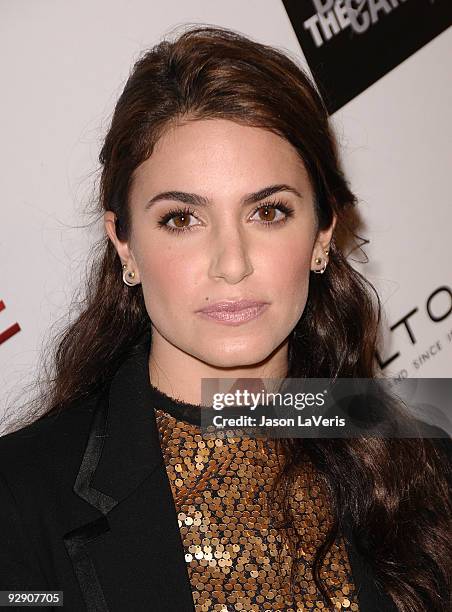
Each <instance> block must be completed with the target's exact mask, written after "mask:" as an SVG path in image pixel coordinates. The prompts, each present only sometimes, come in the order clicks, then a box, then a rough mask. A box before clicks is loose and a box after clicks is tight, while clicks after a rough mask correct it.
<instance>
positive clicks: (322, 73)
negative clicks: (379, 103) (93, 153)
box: [283, 0, 452, 114]
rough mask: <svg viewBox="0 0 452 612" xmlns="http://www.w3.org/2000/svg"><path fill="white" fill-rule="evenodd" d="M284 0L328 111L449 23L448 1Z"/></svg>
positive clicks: (451, 1) (448, 59)
mask: <svg viewBox="0 0 452 612" xmlns="http://www.w3.org/2000/svg"><path fill="white" fill-rule="evenodd" d="M283 4H284V7H285V9H286V11H287V14H288V15H289V18H290V21H291V23H292V26H293V28H294V30H295V33H296V35H297V38H298V40H299V42H300V45H301V48H302V49H303V53H304V55H305V57H306V60H307V62H308V64H309V68H310V70H311V72H312V74H313V76H314V78H315V80H316V83H317V86H318V88H319V90H320V92H321V94H322V96H323V99H324V101H325V104H326V106H327V108H328V110H329V112H330V114H332V113H334V112H335V111H337V110H338V109H339V108H341V107H342V106H344V105H345V104H347V102H349V101H350V100H352V99H353V98H354V97H355V96H357V95H359V94H360V93H361V92H362V91H364V90H365V89H366V88H367V87H369V86H370V85H372V84H373V83H375V81H377V80H378V79H380V78H381V77H382V76H384V75H385V74H386V73H387V72H389V71H390V70H392V69H393V68H395V67H396V66H398V65H399V64H400V63H401V62H403V61H404V60H405V59H407V58H408V57H410V55H412V54H413V53H415V51H417V50H418V49H420V48H421V47H423V46H424V45H425V44H427V43H428V42H429V41H431V40H432V39H433V38H435V36H438V34H440V33H441V32H443V31H444V30H446V29H447V28H448V27H449V26H450V25H452V0H283ZM444 62H447V63H449V64H451V63H452V62H451V56H448V57H444ZM419 87H422V74H420V75H419ZM388 104H390V100H388Z"/></svg>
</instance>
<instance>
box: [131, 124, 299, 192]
mask: <svg viewBox="0 0 452 612" xmlns="http://www.w3.org/2000/svg"><path fill="white" fill-rule="evenodd" d="M270 182H274V183H283V182H285V183H292V184H295V186H298V187H300V188H305V189H306V183H308V182H309V178H308V174H307V172H306V168H305V166H304V164H303V161H302V160H301V158H300V156H299V155H298V153H297V151H296V149H295V148H294V147H293V146H292V145H291V144H290V143H289V142H288V141H287V140H285V139H284V138H282V137H280V136H278V135H277V134H274V133H273V132H271V131H269V130H266V129H263V128H257V127H250V126H244V125H240V124H238V123H235V122H233V121H229V120H225V119H203V120H196V121H190V122H186V123H183V124H180V125H176V126H173V127H171V128H169V129H168V130H167V131H166V132H165V133H164V134H163V135H162V137H161V138H160V139H159V140H158V142H157V144H156V146H155V148H154V151H153V153H152V155H151V156H150V157H149V158H148V159H147V160H146V161H144V162H143V163H142V164H141V165H140V166H139V167H138V168H137V169H136V170H135V173H134V184H135V187H136V188H138V189H139V188H140V186H141V187H144V186H147V187H149V185H152V187H153V190H154V188H155V189H156V190H157V189H160V188H168V189H175V188H176V187H177V188H181V189H182V188H184V189H188V188H190V189H193V190H195V191H198V192H199V191H200V189H205V190H206V191H209V190H210V191H212V192H214V191H216V190H220V189H221V190H222V191H225V190H226V191H231V193H232V190H238V191H240V192H241V191H246V190H252V189H254V188H255V187H256V186H257V187H258V186H259V185H260V184H262V185H264V184H268V183H270ZM176 183H177V185H176Z"/></svg>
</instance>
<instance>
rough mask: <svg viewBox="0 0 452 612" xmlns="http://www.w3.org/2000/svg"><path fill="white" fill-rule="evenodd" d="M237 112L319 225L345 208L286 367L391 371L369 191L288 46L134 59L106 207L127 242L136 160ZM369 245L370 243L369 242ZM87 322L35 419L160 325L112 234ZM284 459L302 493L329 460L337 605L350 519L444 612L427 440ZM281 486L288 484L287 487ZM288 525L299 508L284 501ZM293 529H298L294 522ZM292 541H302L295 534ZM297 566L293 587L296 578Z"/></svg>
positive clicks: (371, 549)
mask: <svg viewBox="0 0 452 612" xmlns="http://www.w3.org/2000/svg"><path fill="white" fill-rule="evenodd" d="M206 118H209V119H212V118H221V119H229V120H231V121H234V122H237V123H239V124H242V125H246V126H253V127H260V128H264V129H267V130H271V131H272V132H274V133H275V134H277V135H279V136H281V137H282V138H284V139H286V140H287V141H288V142H289V143H290V144H291V145H292V146H293V147H294V148H295V149H296V151H297V152H298V154H299V155H300V157H301V158H302V160H303V162H304V164H305V166H306V169H307V171H308V174H309V177H310V180H311V181H312V185H313V188H314V193H315V207H316V214H317V220H318V227H319V228H320V229H323V228H325V227H328V226H329V225H330V223H331V221H332V213H333V211H334V213H336V215H337V224H336V230H335V235H334V237H333V240H332V243H331V247H330V255H329V265H328V267H327V269H326V272H325V273H324V274H323V275H316V274H312V275H311V280H310V287H309V295H308V300H307V304H306V308H305V310H304V312H303V315H302V316H301V318H300V320H299V321H298V323H297V325H296V327H295V329H294V330H293V333H292V334H291V336H290V339H289V363H288V374H287V375H288V376H290V377H314V378H316V377H326V378H330V377H344V378H346V377H362V378H374V377H376V376H378V375H379V374H380V373H379V370H378V366H377V365H376V359H375V353H376V350H377V345H378V343H379V323H380V312H381V305H380V301H379V298H378V295H377V293H376V291H375V289H374V288H373V286H372V285H371V284H370V283H369V282H368V281H367V280H366V279H365V278H364V277H363V276H362V275H361V274H359V273H358V272H357V271H356V270H355V269H354V268H353V267H352V266H351V265H350V263H349V262H348V257H349V254H346V250H347V248H348V247H349V245H355V246H354V248H356V247H357V246H358V247H359V246H362V244H363V242H361V244H358V242H357V239H359V240H361V239H360V237H359V236H358V234H357V233H356V231H355V230H356V227H357V223H356V218H357V216H356V215H357V213H356V205H357V198H356V196H355V195H354V194H353V193H352V191H351V190H350V188H349V185H348V183H347V180H346V178H345V176H344V172H343V170H342V169H341V165H340V160H339V156H338V145H337V143H336V140H335V137H334V134H333V132H332V129H331V127H330V122H329V117H328V112H327V109H326V105H325V103H324V100H322V97H321V96H320V94H319V92H318V91H317V89H316V87H315V85H314V84H313V83H312V81H311V80H310V78H309V76H308V75H307V73H306V72H305V70H304V69H303V68H302V67H301V66H300V65H298V62H297V60H296V59H295V58H291V57H290V55H289V54H288V52H286V51H284V52H283V51H281V50H278V49H277V48H274V47H270V46H267V45H264V44H261V43H258V42H256V41H253V40H251V39H250V38H247V37H245V36H244V35H242V34H240V33H238V32H234V31H231V30H228V29H226V28H221V27H213V26H209V25H196V26H192V27H188V28H186V29H185V30H184V31H183V32H182V33H181V34H180V35H179V36H178V37H177V38H176V39H175V40H173V41H170V40H163V41H162V42H160V43H159V44H157V45H156V46H154V47H153V48H152V49H150V50H149V51H147V52H146V53H144V54H143V55H142V56H141V57H140V59H139V60H138V61H137V62H136V63H135V65H134V67H133V70H132V72H131V74H130V76H129V78H128V80H127V83H126V85H125V87H124V90H123V92H122V94H121V96H120V97H119V100H118V102H117V104H116V107H115V110H114V114H113V117H112V121H111V126H110V128H109V131H108V133H107V135H106V138H105V141H104V144H103V146H102V150H101V153H100V156H99V161H100V163H101V176H100V189H99V194H100V197H99V198H98V200H97V202H96V207H97V208H96V209H95V211H94V212H95V213H96V215H98V216H99V217H100V216H101V215H103V213H104V211H107V210H111V211H113V212H114V213H115V214H116V217H117V226H116V231H117V235H118V238H119V239H120V240H127V237H128V235H129V227H130V211H129V206H128V193H129V189H130V186H131V181H132V180H133V173H134V170H135V169H136V168H137V167H138V166H139V165H140V164H141V163H142V162H143V161H145V160H146V159H147V158H148V157H150V156H151V155H152V152H153V149H154V146H155V144H156V142H157V141H158V139H159V138H160V137H161V136H162V134H163V133H164V132H165V131H166V130H167V129H168V128H170V127H171V126H172V125H175V124H177V123H178V122H179V121H181V120H184V121H189V120H192V121H196V120H198V119H206ZM364 242H366V241H364ZM76 308H77V313H76V317H75V319H74V320H73V321H72V322H71V323H70V324H68V325H67V326H66V328H65V329H64V330H63V331H62V332H60V334H59V336H58V338H57V342H55V343H54V346H53V348H52V366H51V367H52V368H53V372H52V373H51V375H48V376H47V378H48V380H47V384H46V385H45V388H44V389H43V390H42V392H41V394H40V396H39V398H38V399H37V400H35V402H34V405H36V406H38V410H39V414H38V411H35V412H34V413H32V412H30V413H29V418H31V419H34V420H36V418H42V417H44V416H45V415H48V414H50V413H52V412H54V411H56V410H61V409H67V408H68V406H69V404H70V403H71V402H72V401H76V400H78V399H79V398H82V397H85V396H88V395H90V394H92V393H97V392H100V391H101V390H102V389H104V388H105V386H106V385H108V382H109V380H111V377H112V375H113V374H114V372H115V371H116V369H117V367H118V366H119V364H120V363H121V361H122V360H123V359H124V357H125V356H126V354H128V353H129V352H130V351H132V350H133V349H134V347H135V346H136V345H137V344H138V342H139V340H140V338H141V337H142V334H143V333H145V332H146V331H149V330H150V328H151V322H150V319H149V316H148V314H147V311H146V308H145V303H144V299H143V292H142V289H141V286H140V285H136V286H134V287H127V286H126V285H125V284H124V283H123V282H122V268H121V262H120V259H119V256H118V255H117V252H116V250H115V248H114V246H113V244H112V242H111V241H110V240H109V239H108V238H107V237H106V236H104V237H103V238H102V239H101V240H100V241H99V242H98V243H97V244H96V245H95V248H94V251H93V262H92V265H91V268H90V270H89V275H88V277H87V282H86V287H84V294H83V297H82V298H81V299H80V300H79V301H78V302H77V303H76ZM278 443H279V444H280V445H281V448H282V450H283V453H284V456H285V463H284V465H283V466H282V469H281V471H280V474H279V480H278V483H277V487H278V490H279V491H281V490H282V491H284V499H285V500H287V499H289V497H290V491H291V487H292V485H293V481H294V473H295V472H296V468H297V467H298V468H299V466H300V465H301V463H302V457H303V454H307V456H308V457H309V459H310V460H311V461H312V462H313V463H314V465H315V466H316V467H317V469H318V472H319V474H320V475H321V478H322V480H323V482H324V485H325V488H326V490H327V491H328V494H329V495H330V498H331V508H332V513H333V519H334V520H333V523H332V525H331V528H330V530H329V532H328V535H327V537H326V539H325V541H324V542H323V544H322V546H320V547H319V549H318V550H317V552H316V555H315V560H314V563H313V570H314V571H313V575H314V579H315V581H316V584H317V586H318V588H319V590H320V591H321V593H322V595H323V597H324V599H325V604H326V605H327V607H328V608H329V609H331V610H333V609H334V606H333V601H332V599H331V597H332V596H334V594H332V593H331V592H330V591H329V587H328V585H327V584H325V583H324V582H323V580H322V579H321V576H320V569H321V566H322V563H323V561H324V559H325V555H326V553H327V552H328V550H329V549H330V548H331V546H332V544H333V542H334V540H335V538H336V536H337V534H338V532H339V531H340V530H341V528H342V527H343V526H344V525H345V522H346V520H351V525H352V529H353V533H354V536H355V537H356V543H357V546H358V549H359V551H360V553H361V554H362V555H363V557H364V559H365V560H366V562H368V563H369V564H370V567H371V568H372V571H373V573H374V576H375V578H376V580H377V583H378V584H379V585H380V586H381V587H382V588H383V590H384V591H386V593H388V594H389V595H390V597H391V598H392V600H393V601H394V602H395V605H396V607H397V609H398V610H399V611H400V612H420V611H422V610H428V611H429V612H436V611H437V612H440V611H441V612H444V610H445V609H447V608H448V602H449V599H448V598H449V596H450V569H451V568H450V559H451V558H452V545H451V540H450V515H451V501H450V496H449V484H450V480H449V479H450V468H449V464H448V462H447V460H446V455H445V453H444V454H442V451H440V446H439V445H437V444H434V443H433V440H431V439H428V438H404V439H397V438H389V439H388V438H383V437H371V436H368V437H360V438H352V439H319V438H315V439H303V440H299V439H298V440H292V439H284V440H279V441H278ZM281 487H282V488H281ZM285 518H286V529H287V530H288V531H290V526H291V525H292V518H293V517H292V516H291V513H290V509H289V508H288V507H287V508H286V509H285ZM290 533H293V531H290ZM291 541H292V545H293V547H294V548H295V550H296V548H297V546H298V545H299V544H300V543H301V540H300V538H299V537H297V535H296V533H295V534H294V537H293V538H292V540H291ZM296 568H297V564H296V563H295V564H294V565H293V568H292V575H291V583H292V581H293V580H295V579H296Z"/></svg>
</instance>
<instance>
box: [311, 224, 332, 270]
mask: <svg viewBox="0 0 452 612" xmlns="http://www.w3.org/2000/svg"><path fill="white" fill-rule="evenodd" d="M336 221H337V216H336V214H335V213H333V220H332V222H331V225H330V226H329V227H327V228H325V229H323V230H319V231H318V233H317V237H316V240H315V243H314V247H313V249H312V260H311V270H312V271H313V272H320V271H321V270H324V269H325V267H326V265H327V264H328V253H329V250H330V244H331V240H332V238H333V232H334V228H335V227H336Z"/></svg>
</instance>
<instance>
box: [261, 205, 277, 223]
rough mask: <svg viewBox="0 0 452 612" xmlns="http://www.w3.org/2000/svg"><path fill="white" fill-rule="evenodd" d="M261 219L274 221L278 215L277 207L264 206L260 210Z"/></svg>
mask: <svg viewBox="0 0 452 612" xmlns="http://www.w3.org/2000/svg"><path fill="white" fill-rule="evenodd" d="M258 213H259V215H260V218H261V221H274V220H275V217H276V208H273V207H269V206H262V208H260V209H259V211H258Z"/></svg>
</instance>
